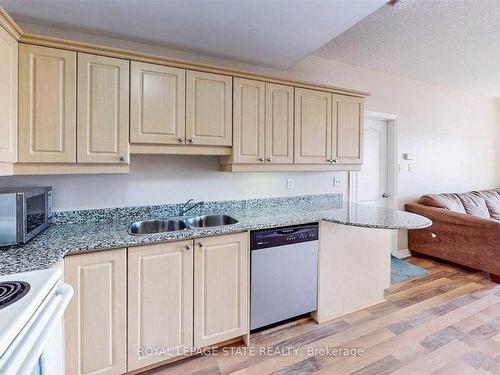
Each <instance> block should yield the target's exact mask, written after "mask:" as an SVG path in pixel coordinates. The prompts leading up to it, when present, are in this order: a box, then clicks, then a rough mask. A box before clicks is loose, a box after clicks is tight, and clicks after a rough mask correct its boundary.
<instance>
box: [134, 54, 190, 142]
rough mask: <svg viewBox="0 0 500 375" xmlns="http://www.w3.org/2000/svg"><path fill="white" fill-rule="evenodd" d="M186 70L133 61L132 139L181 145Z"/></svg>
mask: <svg viewBox="0 0 500 375" xmlns="http://www.w3.org/2000/svg"><path fill="white" fill-rule="evenodd" d="M185 75H186V71H185V70H184V69H177V68H170V67H167V66H160V65H153V64H145V63H140V62H135V61H132V63H131V82H130V87H131V92H130V95H131V96H130V141H131V142H132V143H157V144H182V143H184V137H185V129H186V121H185V109H186V108H185V86H186V82H185Z"/></svg>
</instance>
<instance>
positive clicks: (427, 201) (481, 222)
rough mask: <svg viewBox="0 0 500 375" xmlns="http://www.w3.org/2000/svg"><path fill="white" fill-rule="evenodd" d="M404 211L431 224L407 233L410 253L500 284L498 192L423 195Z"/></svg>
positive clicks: (499, 210)
mask: <svg viewBox="0 0 500 375" xmlns="http://www.w3.org/2000/svg"><path fill="white" fill-rule="evenodd" d="M406 210H407V211H410V212H414V213H416V214H419V215H423V216H425V217H427V218H429V219H431V220H432V226H430V227H428V228H425V229H416V230H410V231H408V247H409V249H410V250H411V251H412V253H415V255H419V254H426V255H430V256H433V257H436V258H440V259H445V260H448V261H450V262H454V263H458V264H461V265H464V266H467V267H471V268H474V269H477V270H481V271H485V272H488V273H489V274H490V276H491V280H492V281H494V282H496V283H500V189H492V190H482V191H471V192H468V193H460V194H429V195H424V196H422V197H421V198H420V199H419V200H418V202H416V203H408V204H407V205H406Z"/></svg>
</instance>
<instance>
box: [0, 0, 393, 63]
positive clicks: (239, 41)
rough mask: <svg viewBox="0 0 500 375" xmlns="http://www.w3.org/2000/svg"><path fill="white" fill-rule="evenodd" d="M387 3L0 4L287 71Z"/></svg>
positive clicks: (28, 18)
mask: <svg viewBox="0 0 500 375" xmlns="http://www.w3.org/2000/svg"><path fill="white" fill-rule="evenodd" d="M385 2H386V0H350V1H332V0H329V1H324V0H309V1H237V0H236V1H234V0H224V1H213V0H208V1H200V0H196V1H193V0H185V1H166V0H163V1H158V0H157V1H153V0H143V1H137V0H128V1H125V0H114V1H110V0H101V1H96V0H87V1H75V0H73V1H69V0H65V1H62V0H57V1H54V0H36V1H33V0H23V1H20V0H0V5H2V6H3V7H4V8H5V9H6V10H7V12H8V13H9V14H10V15H11V16H12V17H13V18H14V20H16V21H24V22H32V23H38V24H42V25H49V26H55V27H60V28H66V29H73V30H78V31H85V32H90V33H96V34H100V35H103V36H109V37H117V38H121V39H128V40H132V41H139V42H146V43H150V44H155V45H161V46H165V47H173V48H178V49H183V50H189V51H195V52H201V53H204V54H208V55H213V56H218V57H226V58H231V59H236V60H240V61H245V62H250V63H256V64H261V65H267V66H272V67H278V68H289V67H291V66H293V65H295V64H296V63H297V62H299V61H300V60H301V59H303V58H304V57H306V56H307V55H309V54H311V53H312V52H314V51H315V50H316V49H318V48H319V47H321V46H322V45H324V44H325V43H327V42H328V41H330V40H331V39H332V38H334V37H336V36H337V35H339V34H340V33H342V32H343V31H345V30H347V29H348V28H349V27H351V26H352V25H353V24H355V23H356V22H358V21H359V20H361V19H362V18H364V17H366V16H367V15H368V14H370V13H372V12H373V11H375V10H376V9H377V8H379V7H380V6H381V5H383V4H384V3H385Z"/></svg>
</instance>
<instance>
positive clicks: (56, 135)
mask: <svg viewBox="0 0 500 375" xmlns="http://www.w3.org/2000/svg"><path fill="white" fill-rule="evenodd" d="M19 162H23V163H24V162H28V163H37V162H38V163H75V162H76V53H75V52H71V51H66V50H61V49H54V48H46V47H38V46H32V45H27V44H20V45H19Z"/></svg>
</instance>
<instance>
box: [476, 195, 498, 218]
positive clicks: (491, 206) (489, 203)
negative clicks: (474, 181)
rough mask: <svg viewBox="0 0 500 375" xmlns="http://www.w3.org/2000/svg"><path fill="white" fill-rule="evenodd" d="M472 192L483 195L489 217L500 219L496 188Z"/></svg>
mask: <svg viewBox="0 0 500 375" xmlns="http://www.w3.org/2000/svg"><path fill="white" fill-rule="evenodd" d="M474 194H477V195H479V196H481V197H483V199H484V201H485V203H486V207H488V211H489V213H490V217H491V218H492V219H494V220H498V221H500V194H499V193H498V189H497V190H481V191H475V192H474Z"/></svg>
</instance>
